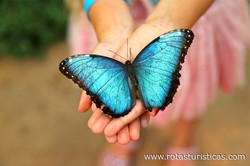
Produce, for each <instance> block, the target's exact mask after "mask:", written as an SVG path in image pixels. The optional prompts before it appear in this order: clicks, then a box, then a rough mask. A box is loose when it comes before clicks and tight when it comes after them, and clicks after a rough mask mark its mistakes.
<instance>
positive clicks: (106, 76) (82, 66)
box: [59, 55, 135, 117]
mask: <svg viewBox="0 0 250 166" xmlns="http://www.w3.org/2000/svg"><path fill="white" fill-rule="evenodd" d="M59 69H60V71H61V72H62V73H63V74H64V75H66V76H67V77H68V78H70V79H72V80H73V81H74V82H75V83H77V84H78V85H79V87H81V88H82V89H84V90H86V92H87V94H88V95H90V97H91V100H92V101H93V102H95V104H96V105H97V107H101V106H102V105H103V104H104V105H105V107H104V108H102V110H103V112H104V113H106V114H109V115H110V116H112V117H120V116H124V115H126V114H127V113H128V112H129V111H130V110H131V108H132V107H133V105H134V102H135V100H134V99H135V97H134V92H133V91H132V90H131V85H130V84H129V81H128V75H127V73H126V71H125V70H124V64H122V63H120V62H118V61H115V60H113V59H111V58H107V57H104V56H99V55H76V56H71V57H68V58H66V59H65V60H63V61H62V62H61V63H60V66H59Z"/></svg>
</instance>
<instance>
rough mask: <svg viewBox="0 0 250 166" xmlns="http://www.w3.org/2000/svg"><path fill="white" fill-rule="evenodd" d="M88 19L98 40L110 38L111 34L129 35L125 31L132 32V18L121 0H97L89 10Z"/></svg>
mask: <svg viewBox="0 0 250 166" xmlns="http://www.w3.org/2000/svg"><path fill="white" fill-rule="evenodd" d="M89 19H90V21H91V23H92V24H93V26H94V28H95V31H96V34H97V37H98V39H99V41H105V40H106V39H109V40H112V37H113V36H109V35H112V34H121V35H126V36H129V34H127V33H132V29H133V20H132V18H131V16H130V11H129V8H128V6H127V4H126V3H125V2H124V1H122V0H97V1H96V2H95V4H94V5H93V6H92V7H91V8H90V10H89ZM124 30H126V31H124ZM128 30H131V31H128Z"/></svg>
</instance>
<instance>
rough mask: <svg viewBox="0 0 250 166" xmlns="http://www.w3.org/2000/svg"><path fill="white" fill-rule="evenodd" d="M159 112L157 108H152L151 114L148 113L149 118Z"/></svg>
mask: <svg viewBox="0 0 250 166" xmlns="http://www.w3.org/2000/svg"><path fill="white" fill-rule="evenodd" d="M159 111H160V109H159V108H153V109H152V111H151V112H149V114H150V116H152V117H155V116H156V115H157V114H158V112H159Z"/></svg>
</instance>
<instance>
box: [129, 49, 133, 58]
mask: <svg viewBox="0 0 250 166" xmlns="http://www.w3.org/2000/svg"><path fill="white" fill-rule="evenodd" d="M129 53H130V57H132V58H133V59H134V57H133V55H132V51H131V48H129Z"/></svg>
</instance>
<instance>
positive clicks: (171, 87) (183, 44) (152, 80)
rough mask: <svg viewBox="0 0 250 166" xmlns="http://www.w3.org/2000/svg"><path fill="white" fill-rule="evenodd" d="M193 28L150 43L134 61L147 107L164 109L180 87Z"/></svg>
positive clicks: (172, 33) (141, 93)
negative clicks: (182, 68)
mask: <svg viewBox="0 0 250 166" xmlns="http://www.w3.org/2000/svg"><path fill="white" fill-rule="evenodd" d="M193 37H194V34H193V32H192V31H191V30H187V29H178V30H173V31H170V32H167V33H165V34H163V35H161V36H160V37H158V38H156V39H155V40H153V41H152V42H151V43H150V44H148V45H147V46H146V47H145V48H144V49H143V50H142V51H141V52H140V53H139V54H138V56H137V57H136V58H135V60H134V62H133V66H134V70H135V75H136V78H137V81H138V85H139V93H140V97H141V99H142V101H143V103H144V106H145V107H146V108H147V109H148V110H151V109H152V108H160V109H164V108H165V107H166V106H167V105H168V104H169V103H171V102H172V98H173V96H174V94H175V93H176V90H177V88H178V86H179V77H180V74H179V71H180V69H181V63H183V62H184V57H185V55H186V53H187V50H188V48H189V46H190V44H191V43H192V40H193Z"/></svg>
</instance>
